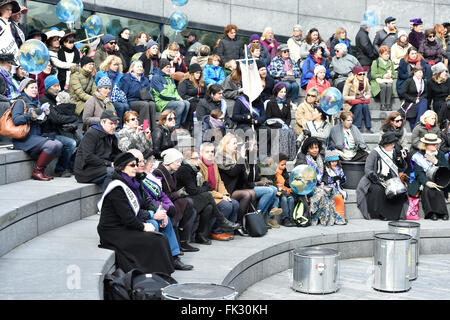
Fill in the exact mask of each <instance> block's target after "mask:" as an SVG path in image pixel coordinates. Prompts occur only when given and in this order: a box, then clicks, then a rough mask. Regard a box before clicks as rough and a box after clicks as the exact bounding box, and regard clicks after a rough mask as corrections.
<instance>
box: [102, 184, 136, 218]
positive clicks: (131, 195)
mask: <svg viewBox="0 0 450 320" xmlns="http://www.w3.org/2000/svg"><path fill="white" fill-rule="evenodd" d="M117 187H121V188H122V189H123V191H124V192H125V194H126V196H127V198H128V202H129V203H130V206H131V207H132V208H133V211H134V215H135V216H137V214H138V213H139V210H140V208H141V207H140V205H139V201H138V198H137V197H136V195H135V194H134V192H133V191H132V190H131V189H130V188H129V187H128V186H127V185H126V184H125V183H123V182H122V181H120V180H113V181H111V182H110V183H109V184H108V187H106V190H105V192H103V195H102V198H101V199H100V200H99V202H98V203H97V208H98V211H100V212H102V206H103V200H104V199H105V197H106V196H107V195H108V193H110V192H111V191H112V190H113V189H114V188H117Z"/></svg>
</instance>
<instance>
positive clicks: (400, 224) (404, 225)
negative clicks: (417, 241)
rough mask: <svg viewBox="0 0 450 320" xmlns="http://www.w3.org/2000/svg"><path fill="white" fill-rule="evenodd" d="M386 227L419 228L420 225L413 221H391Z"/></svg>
mask: <svg viewBox="0 0 450 320" xmlns="http://www.w3.org/2000/svg"><path fill="white" fill-rule="evenodd" d="M388 225H389V226H392V227H398V228H420V223H417V222H413V221H391V222H389V224H388Z"/></svg>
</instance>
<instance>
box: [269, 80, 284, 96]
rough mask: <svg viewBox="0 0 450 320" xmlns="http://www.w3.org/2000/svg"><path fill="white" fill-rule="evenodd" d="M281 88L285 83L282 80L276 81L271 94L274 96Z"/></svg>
mask: <svg viewBox="0 0 450 320" xmlns="http://www.w3.org/2000/svg"><path fill="white" fill-rule="evenodd" d="M282 88H286V84H285V83H284V82H278V83H277V84H276V85H274V86H273V90H272V94H273V95H274V96H277V95H278V92H280V90H281V89H282Z"/></svg>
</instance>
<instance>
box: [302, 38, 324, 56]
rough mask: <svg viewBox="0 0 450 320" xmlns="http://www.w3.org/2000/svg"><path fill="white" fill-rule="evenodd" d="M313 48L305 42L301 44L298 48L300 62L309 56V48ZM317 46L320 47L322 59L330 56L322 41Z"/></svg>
mask: <svg viewBox="0 0 450 320" xmlns="http://www.w3.org/2000/svg"><path fill="white" fill-rule="evenodd" d="M312 46H313V44H309V43H308V42H306V41H303V42H302V45H301V46H300V57H301V58H302V60H305V59H306V58H307V57H308V56H309V50H311V47H312ZM319 46H320V47H322V50H323V51H322V56H323V57H325V58H326V57H328V56H329V55H330V52H329V51H328V48H327V45H326V43H325V42H324V41H322V42H321V43H319Z"/></svg>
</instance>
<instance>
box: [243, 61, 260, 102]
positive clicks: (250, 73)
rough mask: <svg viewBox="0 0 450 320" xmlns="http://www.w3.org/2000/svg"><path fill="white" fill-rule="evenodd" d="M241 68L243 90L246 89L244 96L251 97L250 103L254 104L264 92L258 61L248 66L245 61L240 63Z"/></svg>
mask: <svg viewBox="0 0 450 320" xmlns="http://www.w3.org/2000/svg"><path fill="white" fill-rule="evenodd" d="M247 61H251V60H247ZM239 66H240V67H241V73H242V88H243V89H244V94H246V95H247V96H248V97H249V100H250V102H252V101H254V100H255V99H256V98H258V97H259V95H260V94H261V92H262V91H263V87H262V81H261V77H260V76H259V71H258V67H257V66H256V61H252V63H250V64H247V63H245V62H244V61H239ZM247 66H248V67H247Z"/></svg>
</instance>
